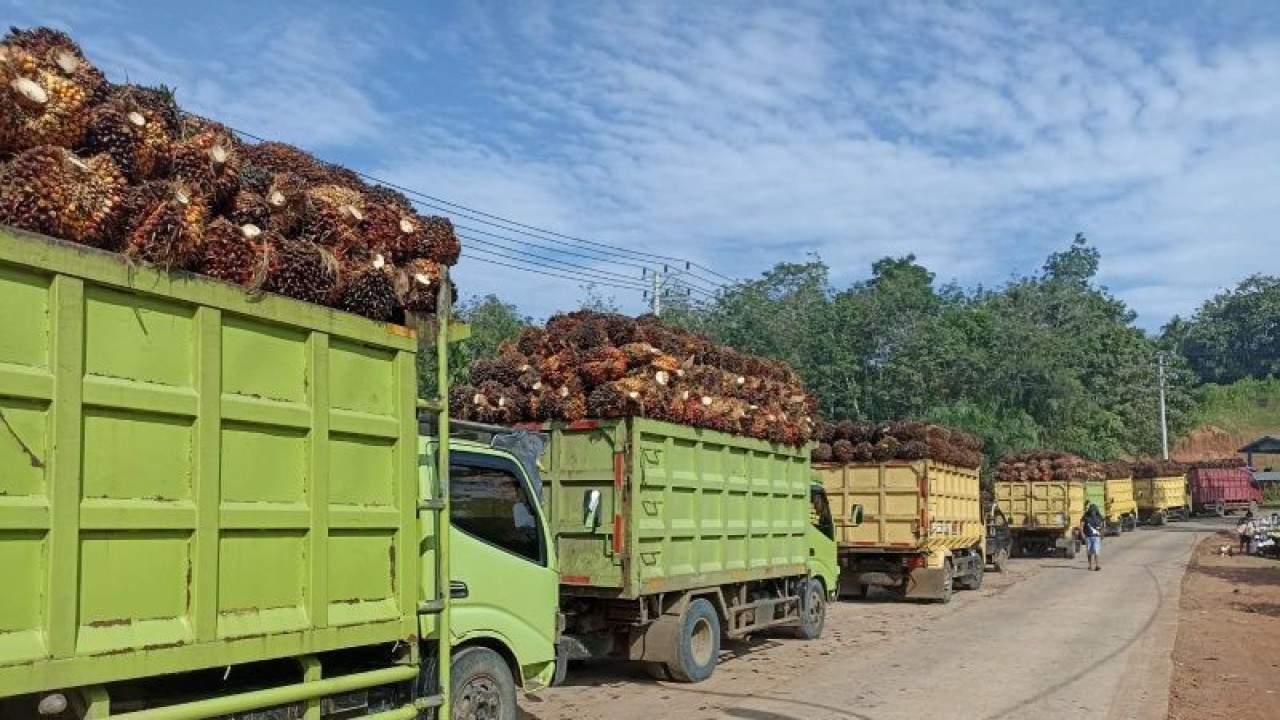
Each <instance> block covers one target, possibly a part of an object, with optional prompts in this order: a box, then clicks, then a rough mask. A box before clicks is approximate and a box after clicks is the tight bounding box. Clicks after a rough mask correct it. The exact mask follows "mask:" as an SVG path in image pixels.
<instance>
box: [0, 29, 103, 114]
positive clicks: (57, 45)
mask: <svg viewBox="0 0 1280 720" xmlns="http://www.w3.org/2000/svg"><path fill="white" fill-rule="evenodd" d="M0 46H3V47H5V48H7V49H16V50H19V51H22V52H24V53H26V54H27V55H28V56H29V57H30V58H31V59H32V60H33V61H34V62H35V64H36V65H37V66H38V67H41V68H44V69H47V70H52V71H54V72H57V73H58V74H60V75H62V76H63V77H66V78H67V79H68V80H71V81H72V82H74V83H75V84H76V85H78V86H79V87H80V88H82V89H83V90H84V91H85V93H86V94H87V95H88V96H89V100H90V102H94V103H97V102H100V101H101V100H102V97H103V95H104V94H105V93H106V90H107V85H108V83H107V78H106V77H105V76H104V75H103V74H102V71H101V70H99V69H98V68H96V67H94V66H93V63H91V62H89V60H88V59H87V58H86V57H85V56H84V51H83V50H81V49H80V46H79V45H77V44H76V42H75V41H74V40H72V39H71V36H70V35H68V34H66V33H64V32H62V31H61V30H54V29H53V28H46V27H41V28H34V29H31V30H22V29H20V28H16V27H11V28H9V33H8V34H7V35H6V36H5V37H4V40H2V41H0Z"/></svg>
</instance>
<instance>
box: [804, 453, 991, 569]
mask: <svg viewBox="0 0 1280 720" xmlns="http://www.w3.org/2000/svg"><path fill="white" fill-rule="evenodd" d="M814 471H815V472H816V473H817V474H818V476H819V477H820V478H821V479H822V484H823V487H825V488H826V490H827V496H828V497H829V498H830V499H831V508H832V512H831V515H832V517H834V518H835V521H836V540H837V541H838V542H839V543H840V545H841V547H842V548H843V547H850V548H853V549H855V550H856V549H860V548H869V549H870V548H875V549H886V548H891V549H907V548H910V549H920V548H950V549H956V548H968V547H973V546H975V545H981V544H982V543H984V542H985V541H986V530H985V526H984V524H983V519H982V503H981V498H980V494H981V487H980V485H979V481H978V471H977V470H976V469H969V468H960V467H955V466H953V465H946V464H943V463H939V462H934V461H932V460H916V461H905V460H899V461H893V462H887V463H879V464H870V463H868V464H861V463H859V464H853V465H815V466H814ZM855 505H861V506H862V508H863V521H862V524H861V525H855V524H854V523H853V522H852V521H851V512H852V510H853V507H854V506H855Z"/></svg>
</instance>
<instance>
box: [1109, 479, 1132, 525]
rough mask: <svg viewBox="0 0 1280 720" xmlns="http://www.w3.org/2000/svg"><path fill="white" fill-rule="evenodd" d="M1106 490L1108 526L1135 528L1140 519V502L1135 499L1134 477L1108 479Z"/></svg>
mask: <svg viewBox="0 0 1280 720" xmlns="http://www.w3.org/2000/svg"><path fill="white" fill-rule="evenodd" d="M1105 491H1106V498H1107V506H1106V507H1107V510H1106V513H1107V525H1108V527H1109V528H1115V527H1116V526H1118V527H1119V528H1120V530H1122V531H1128V530H1133V529H1134V527H1135V526H1136V524H1137V519H1138V503H1137V502H1136V501H1135V500H1134V499H1133V478H1131V477H1126V478H1110V479H1108V480H1107V481H1106V485H1105Z"/></svg>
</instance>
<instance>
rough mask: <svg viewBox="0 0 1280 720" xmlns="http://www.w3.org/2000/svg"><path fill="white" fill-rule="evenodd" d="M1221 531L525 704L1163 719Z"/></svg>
mask: <svg viewBox="0 0 1280 720" xmlns="http://www.w3.org/2000/svg"><path fill="white" fill-rule="evenodd" d="M1217 527H1218V525H1217V524H1213V525H1210V524H1205V523H1199V522H1192V523H1181V524H1176V525H1170V526H1167V527H1165V528H1160V529H1145V528H1144V529H1139V530H1138V531H1136V532H1133V533H1127V534H1126V535H1125V536H1124V537H1122V538H1115V539H1113V538H1108V539H1107V541H1106V542H1105V543H1104V548H1103V563H1102V566H1103V569H1102V571H1100V572H1088V571H1087V570H1086V569H1085V561H1084V556H1083V554H1082V555H1081V556H1080V559H1078V560H1074V561H1068V560H1061V559H1034V560H1032V559H1020V560H1015V561H1013V562H1012V563H1011V564H1010V569H1011V570H1010V572H1009V573H1008V574H1006V575H1003V576H1001V575H996V574H990V573H989V574H988V575H987V576H986V583H985V585H984V586H983V588H982V589H981V590H979V591H976V592H963V593H958V594H957V595H956V598H955V600H954V601H953V602H952V603H951V605H949V606H941V605H922V604H908V603H901V602H897V601H893V600H890V599H888V598H887V597H886V598H884V599H877V598H876V597H875V596H873V597H872V599H871V600H869V601H866V602H841V603H837V604H835V605H833V606H832V607H831V609H830V611H829V613H828V617H827V632H826V634H825V635H824V637H823V638H822V639H821V640H818V641H815V642H810V643H805V642H800V641H796V640H790V639H786V638H764V639H757V640H754V641H753V642H751V643H749V644H747V643H743V644H731V645H729V646H728V647H726V648H725V652H724V654H723V655H722V658H721V663H722V664H721V666H720V667H719V668H718V669H717V670H716V674H715V676H714V677H713V678H712V679H711V680H710V681H708V682H705V683H702V684H699V685H681V684H677V683H666V682H661V683H660V682H655V681H653V680H649V679H647V678H645V677H644V676H643V675H642V674H641V673H640V672H639V671H638V670H636V669H634V667H633V666H631V665H628V664H626V663H605V664H600V665H591V666H588V667H586V668H583V669H580V670H578V671H577V672H576V673H571V676H570V681H569V685H568V686H566V687H561V688H555V689H553V690H550V691H548V692H545V693H543V694H541V695H540V696H537V697H534V698H528V699H526V700H525V701H524V708H523V709H524V710H525V717H526V718H530V719H536V720H558V719H563V720H570V719H571V720H586V719H588V718H604V717H608V718H617V719H619V720H625V719H627V718H637V719H643V720H656V719H665V718H725V717H729V718H743V719H745V720H789V719H792V718H794V719H797V720H798V719H801V718H803V719H806V720H809V719H814V720H817V719H820V718H868V719H872V720H895V719H897V718H912V719H914V718H918V717H941V718H955V719H957V720H965V719H968V718H973V719H975V720H977V719H984V720H985V719H987V718H990V719H992V720H994V719H995V718H1046V719H1047V718H1059V717H1072V718H1116V719H1120V718H1124V719H1126V720H1128V719H1143V718H1152V719H1154V718H1164V717H1166V714H1167V711H1168V704H1169V701H1168V698H1169V677H1170V672H1171V669H1172V665H1171V661H1170V653H1171V651H1172V648H1173V643H1174V637H1175V634H1176V630H1177V611H1178V592H1179V583H1180V582H1181V579H1182V575H1183V572H1184V569H1185V567H1186V563H1187V559H1188V557H1189V556H1190V553H1191V550H1192V548H1193V546H1194V545H1195V543H1196V541H1197V539H1199V538H1203V537H1205V536H1207V535H1208V534H1209V533H1210V532H1212V530H1213V529H1216V528H1217Z"/></svg>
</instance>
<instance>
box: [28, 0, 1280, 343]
mask: <svg viewBox="0 0 1280 720" xmlns="http://www.w3.org/2000/svg"><path fill="white" fill-rule="evenodd" d="M17 7H18V8H20V9H21V8H23V7H29V6H27V5H25V4H19V5H18V6H17ZM42 7H43V6H42ZM51 7H54V10H48V11H47V14H48V15H49V16H50V17H54V18H55V19H56V20H57V22H59V23H61V24H63V25H68V26H70V27H71V29H73V30H74V31H75V32H76V35H77V37H79V38H80V39H81V40H82V41H83V43H84V44H85V46H86V48H87V49H88V50H89V53H90V55H91V56H92V57H94V58H95V59H97V60H99V61H101V62H103V63H104V66H105V67H106V69H107V70H108V71H109V72H110V73H111V74H112V75H113V76H116V77H119V76H121V75H122V74H123V73H125V72H127V73H129V74H130V76H131V77H134V78H135V79H137V80H140V81H144V82H158V81H164V82H166V83H168V84H171V85H177V86H178V89H179V98H180V100H184V101H186V102H187V103H188V104H190V105H192V106H193V107H194V109H196V110H198V111H202V112H207V113H209V114H211V115H214V116H216V117H219V118H222V119H226V120H229V121H230V122H232V123H233V124H237V125H240V124H242V125H244V126H245V128H246V129H251V130H254V131H256V132H260V133H262V134H265V135H267V136H269V137H272V138H275V139H283V140H286V141H290V142H295V143H297V144H300V145H302V146H304V147H307V148H309V149H312V150H315V151H318V152H320V153H321V154H322V155H328V156H330V157H332V158H333V159H335V160H339V161H344V162H348V163H349V164H351V165H353V166H355V167H356V168H357V169H361V170H369V171H371V172H373V173H374V174H378V175H386V176H387V177H388V178H389V179H392V180H395V181H398V182H401V183H403V184H405V185H408V186H410V187H414V188H417V189H421V190H424V191H426V192H429V193H431V194H433V195H436V196H440V197H444V198H448V199H450V200H453V201H456V202H459V203H462V204H465V205H469V206H472V207H477V208H480V209H483V210H486V211H489V212H492V213H496V214H500V215H504V216H508V217H512V218H515V219H518V220H520V221H522V222H525V223H528V224H531V225H537V226H542V227H549V228H552V229H554V230H556V231H559V232H562V233H565V234H567V235H575V236H581V237H587V238H593V239H598V240H603V241H607V242H613V243H617V244H620V245H623V246H625V247H627V248H629V249H633V250H642V251H646V252H652V253H658V254H663V255H673V256H679V257H683V258H689V259H692V260H694V261H697V262H699V263H702V264H704V265H707V266H709V267H712V268H715V269H716V270H717V271H720V272H723V273H725V274H728V275H734V276H739V277H744V276H752V275H755V274H756V273H759V272H761V271H763V270H766V269H768V268H769V267H771V266H772V265H773V264H774V263H776V262H780V261H803V260H804V259H805V258H806V254H807V253H809V252H812V251H816V252H819V253H820V254H821V255H822V257H823V258H824V259H826V260H827V261H828V262H829V263H830V264H831V265H832V267H833V274H834V275H835V279H836V281H837V283H839V284H845V283H847V282H850V281H852V280H854V279H857V278H860V277H862V276H865V275H866V273H867V272H868V268H869V265H870V263H871V262H872V261H873V260H875V259H877V258H879V257H881V256H884V255H889V254H894V255H899V254H905V253H908V252H913V253H915V254H916V255H917V257H918V258H919V259H920V261H921V262H923V263H924V264H926V265H927V266H928V267H930V268H931V269H933V270H934V271H935V272H936V273H937V275H938V277H939V279H940V280H943V281H945V280H950V279H953V278H954V279H957V280H959V281H961V282H962V283H966V284H974V283H979V282H981V283H985V284H987V285H990V284H992V283H998V282H1000V281H1003V280H1005V279H1006V278H1008V277H1009V276H1010V274H1019V273H1025V272H1031V271H1034V270H1035V269H1036V268H1038V267H1039V266H1040V264H1041V263H1042V262H1043V259H1044V258H1045V256H1047V255H1048V254H1049V253H1050V252H1052V251H1054V250H1056V249H1059V248H1061V247H1062V246H1063V245H1065V243H1066V242H1068V241H1069V240H1070V238H1071V237H1072V236H1073V235H1074V234H1075V232H1077V231H1083V232H1085V233H1086V234H1087V235H1088V236H1089V237H1090V238H1091V239H1092V240H1094V241H1095V242H1096V243H1097V244H1098V246H1099V247H1100V249H1101V250H1102V252H1103V263H1102V278H1101V280H1102V281H1103V282H1104V283H1105V284H1107V285H1109V286H1110V287H1111V288H1112V289H1113V290H1114V291H1115V292H1116V293H1117V294H1118V295H1120V296H1121V297H1122V298H1123V299H1125V300H1126V301H1128V302H1129V303H1130V304H1131V306H1132V307H1133V308H1134V309H1135V310H1137V311H1138V312H1139V313H1140V321H1141V322H1142V323H1143V324H1144V325H1146V326H1147V327H1156V326H1158V325H1159V324H1160V323H1162V322H1163V321H1164V320H1165V319H1167V318H1168V317H1169V316H1170V315H1172V314H1174V313H1187V312H1189V311H1191V310H1193V309H1194V308H1195V307H1196V306H1197V305H1198V304H1199V303H1200V302H1201V301H1203V300H1204V299H1205V298H1206V297H1208V296H1209V295H1210V294H1211V293H1212V292H1214V291H1216V290H1218V289H1220V288H1221V287H1223V286H1227V285H1230V284H1233V283H1234V282H1235V281H1236V280H1238V279H1239V278H1241V277H1243V276H1244V275H1246V274H1248V273H1250V272H1258V271H1261V272H1273V273H1274V272H1280V261H1277V260H1275V259H1274V258H1273V257H1271V256H1267V255H1264V254H1263V253H1262V252H1261V251H1262V250H1263V249H1264V248H1265V247H1266V245H1268V244H1269V243H1268V241H1269V234H1270V232H1271V230H1272V228H1274V227H1276V226H1277V221H1280V217H1278V216H1280V209H1277V208H1280V205H1277V204H1276V203H1275V201H1274V197H1275V194H1276V190H1277V188H1278V187H1280V141H1277V140H1275V139H1274V137H1275V135H1274V128H1275V127H1277V126H1280V93H1277V92H1276V88H1280V39H1278V38H1280V36H1278V35H1277V34H1276V33H1275V32H1274V30H1275V29H1277V28H1280V21H1278V20H1277V18H1276V17H1274V16H1275V13H1274V12H1271V13H1264V12H1261V11H1259V10H1258V9H1257V8H1253V9H1242V8H1224V9H1223V10H1222V11H1221V12H1219V11H1218V9H1217V7H1218V6H1217V5H1215V6H1214V8H1215V9H1214V11H1213V12H1207V11H1200V10H1198V9H1195V8H1190V7H1184V6H1178V5H1175V6H1169V7H1165V6H1164V5H1162V4H1151V5H1145V6H1139V5H1128V4H1127V5H1126V6H1125V7H1124V8H1123V9H1115V8H1113V7H1112V4H1105V5H1085V6H1083V7H1084V9H1082V10H1077V9H1076V8H1075V7H1072V8H1067V7H1063V6H1030V5H1026V6H1024V5H1022V4H1018V5H1010V6H1008V7H1005V8H1002V9H989V8H985V7H977V8H975V7H955V6H947V5H942V4H937V3H931V4H927V5H925V4H914V3H895V2H890V3H882V4H869V3H857V4H826V3H795V4H790V5H786V6H782V5H761V4H749V3H697V4H694V3H629V4H628V3H596V2H592V3H585V2H584V3H578V4H573V5H572V6H569V7H565V6H559V5H554V4H543V3H539V4H536V5H534V4H528V5H523V4H522V5H521V9H520V12H519V13H515V14H513V13H512V11H511V8H509V7H506V6H492V7H485V6H482V5H478V4H471V3H468V4H465V5H464V6H462V7H460V8H458V9H456V10H451V11H441V12H440V14H439V16H434V15H428V16H423V15H422V14H421V13H420V12H414V11H409V10H407V9H406V10H403V11H398V12H397V13H395V14H392V13H389V12H379V11H375V10H368V9H367V8H366V9H362V10H361V14H360V18H359V22H353V21H351V19H350V18H349V17H348V16H347V15H346V14H344V12H343V11H342V10H340V9H339V10H333V9H326V8H324V7H319V8H317V9H316V10H314V11H313V12H309V13H308V14H306V15H297V14H290V13H284V12H273V11H270V10H267V9H261V8H252V9H250V8H246V7H239V8H237V10H236V11H235V12H228V13H227V17H225V18H220V19H219V21H218V23H219V24H217V25H216V26H214V27H210V28H208V29H207V30H206V29H205V28H204V27H203V26H184V28H183V30H182V32H181V33H171V32H169V29H166V28H148V27H145V26H144V25H142V24H140V23H133V22H126V21H123V20H120V19H119V16H109V17H107V18H102V17H98V18H96V19H94V20H92V21H90V20H87V19H85V18H84V17H83V16H78V15H77V14H76V13H71V12H69V11H65V10H66V9H65V8H62V9H61V10H59V9H58V8H61V6H58V5H57V4H56V3H55V4H54V5H52V6H51ZM59 13H61V14H59ZM18 15H19V16H20V17H19V18H18V19H19V20H24V21H25V20H28V19H30V18H29V17H28V16H32V15H39V13H35V12H31V11H25V15H24V14H23V12H19V13H18ZM250 16H252V20H253V22H246V19H247V18H249V17H250ZM1269 16H1270V17H1269ZM112 17H116V20H115V21H114V24H113V21H112V19H111V18H112ZM37 19H38V18H37ZM126 20H127V17H126ZM192 22H195V21H192ZM193 28H194V29H193ZM237 28H248V30H244V31H242V32H236V31H235V29H237ZM1267 28H1269V29H1270V31H1268V30H1267ZM459 223H460V224H469V223H467V221H465V220H459ZM512 237H513V238H517V241H518V237H519V236H518V235H515V234H512ZM490 249H493V247H492V246H490ZM590 265H591V267H593V268H595V269H597V270H606V271H610V272H623V273H629V272H631V269H630V268H625V267H618V266H610V265H608V264H606V263H592V264H590ZM458 277H459V279H460V281H461V282H462V284H463V291H464V293H465V294H470V293H472V292H477V293H485V292H495V293H498V294H499V295H502V296H503V297H504V298H506V299H508V300H511V301H514V302H516V303H518V304H519V306H520V307H521V308H522V309H523V310H525V311H527V312H529V313H531V314H534V315H546V314H547V313H549V312H551V311H552V310H554V309H557V308H564V307H567V306H569V305H571V304H572V303H573V302H574V301H575V300H576V299H577V297H579V296H580V292H579V289H578V287H577V284H576V283H573V282H564V281H560V280H551V279H541V280H539V279H536V278H533V277H531V276H528V275H514V276H513V275H512V274H511V273H508V272H504V271H495V269H494V268H493V267H491V266H484V265H480V264H476V263H473V262H464V264H463V265H462V267H460V268H459V270H458ZM617 293H618V297H619V299H621V300H626V301H628V302H629V303H630V304H629V305H628V308H629V309H632V310H638V309H640V305H639V298H638V294H637V293H632V292H630V291H621V290H619V291H617Z"/></svg>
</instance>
